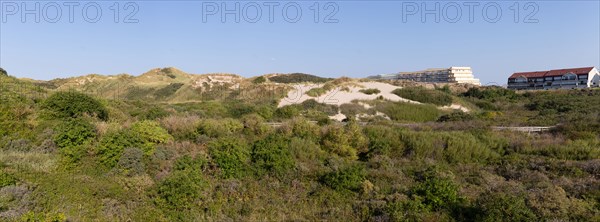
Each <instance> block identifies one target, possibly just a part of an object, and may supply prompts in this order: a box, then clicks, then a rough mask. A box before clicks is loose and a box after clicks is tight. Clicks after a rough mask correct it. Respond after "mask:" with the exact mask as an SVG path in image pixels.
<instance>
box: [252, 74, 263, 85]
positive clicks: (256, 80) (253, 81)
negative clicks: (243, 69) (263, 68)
mask: <svg viewBox="0 0 600 222" xmlns="http://www.w3.org/2000/svg"><path fill="white" fill-rule="evenodd" d="M266 81H267V79H266V78H265V77H264V76H259V77H256V78H255V79H254V80H252V83H254V84H261V83H264V82H266Z"/></svg>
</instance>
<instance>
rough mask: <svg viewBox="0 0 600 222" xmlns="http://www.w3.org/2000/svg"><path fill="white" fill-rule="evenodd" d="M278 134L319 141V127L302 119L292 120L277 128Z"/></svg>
mask: <svg viewBox="0 0 600 222" xmlns="http://www.w3.org/2000/svg"><path fill="white" fill-rule="evenodd" d="M279 132H281V133H283V134H285V135H286V136H288V137H298V138H302V139H306V140H310V141H313V142H317V141H319V139H320V136H319V133H320V132H319V126H317V125H316V124H314V123H311V122H309V121H308V120H306V119H304V118H294V119H292V120H290V121H288V122H285V123H284V124H283V125H282V126H281V127H280V128H279Z"/></svg>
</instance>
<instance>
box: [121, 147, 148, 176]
mask: <svg viewBox="0 0 600 222" xmlns="http://www.w3.org/2000/svg"><path fill="white" fill-rule="evenodd" d="M143 159H144V152H143V151H142V150H141V149H138V148H125V150H123V154H122V155H121V157H120V158H119V162H117V168H118V169H119V171H121V173H123V174H125V175H127V176H136V175H141V174H143V173H144V172H145V166H144V162H143Z"/></svg>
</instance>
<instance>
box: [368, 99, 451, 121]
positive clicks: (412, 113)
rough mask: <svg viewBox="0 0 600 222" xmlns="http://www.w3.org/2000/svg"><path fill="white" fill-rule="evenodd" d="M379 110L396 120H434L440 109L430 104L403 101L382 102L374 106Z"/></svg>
mask: <svg viewBox="0 0 600 222" xmlns="http://www.w3.org/2000/svg"><path fill="white" fill-rule="evenodd" d="M375 109H376V110H377V111H380V112H382V113H384V114H386V115H387V116H388V117H390V118H391V119H392V120H396V121H407V122H428V121H435V120H437V119H438V118H439V116H440V111H439V110H438V109H437V107H435V106H432V105H419V104H411V103H404V102H382V103H378V104H377V105H376V106H375Z"/></svg>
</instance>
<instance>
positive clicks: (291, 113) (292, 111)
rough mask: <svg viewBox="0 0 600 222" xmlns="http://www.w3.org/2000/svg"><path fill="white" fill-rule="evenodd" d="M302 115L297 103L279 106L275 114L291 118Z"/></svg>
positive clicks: (283, 117)
mask: <svg viewBox="0 0 600 222" xmlns="http://www.w3.org/2000/svg"><path fill="white" fill-rule="evenodd" d="M299 115H300V110H299V108H298V106H296V105H287V106H284V107H280V108H277V110H275V116H276V117H279V118H282V119H291V118H293V117H297V116H299Z"/></svg>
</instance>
